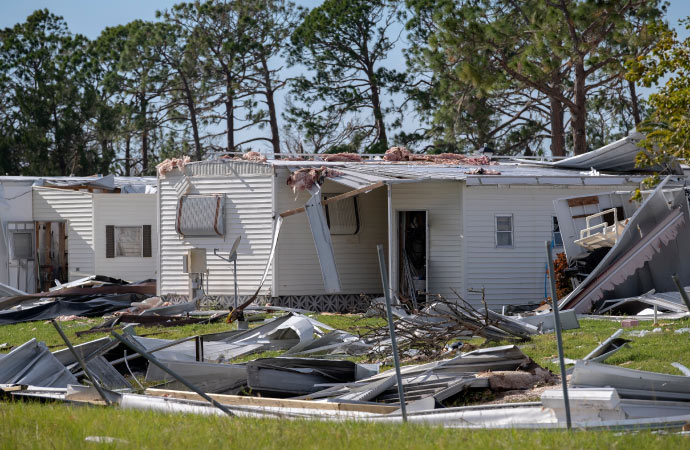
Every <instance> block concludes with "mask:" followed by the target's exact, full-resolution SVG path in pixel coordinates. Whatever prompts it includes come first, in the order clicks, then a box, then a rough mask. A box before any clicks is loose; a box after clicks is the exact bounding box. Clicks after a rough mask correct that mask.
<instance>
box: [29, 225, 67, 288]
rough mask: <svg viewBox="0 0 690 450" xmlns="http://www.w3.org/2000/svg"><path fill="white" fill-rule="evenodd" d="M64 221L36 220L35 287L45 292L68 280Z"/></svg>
mask: <svg viewBox="0 0 690 450" xmlns="http://www.w3.org/2000/svg"><path fill="white" fill-rule="evenodd" d="M65 225H66V224H65V222H36V224H35V233H36V236H35V240H36V266H37V268H38V270H37V271H36V289H37V290H38V291H39V292H46V291H48V290H49V289H50V288H51V287H53V286H55V280H57V281H59V282H60V283H66V282H67V281H69V269H68V266H67V233H66V231H65Z"/></svg>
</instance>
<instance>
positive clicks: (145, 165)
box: [140, 94, 149, 175]
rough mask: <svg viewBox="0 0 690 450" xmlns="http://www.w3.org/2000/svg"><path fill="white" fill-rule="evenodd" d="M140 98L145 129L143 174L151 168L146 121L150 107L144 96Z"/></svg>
mask: <svg viewBox="0 0 690 450" xmlns="http://www.w3.org/2000/svg"><path fill="white" fill-rule="evenodd" d="M144 95H145V94H144ZM140 100H141V101H140V103H141V111H140V114H141V115H142V117H143V129H142V130H141V173H142V175H146V172H147V171H148V169H149V130H148V124H147V123H146V110H147V109H148V104H147V101H146V98H145V97H144V96H142V97H141V99H140Z"/></svg>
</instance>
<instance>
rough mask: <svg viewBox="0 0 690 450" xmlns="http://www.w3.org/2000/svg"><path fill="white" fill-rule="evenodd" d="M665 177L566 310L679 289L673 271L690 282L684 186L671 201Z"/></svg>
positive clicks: (689, 219)
mask: <svg viewBox="0 0 690 450" xmlns="http://www.w3.org/2000/svg"><path fill="white" fill-rule="evenodd" d="M667 181H668V178H667V180H665V181H664V182H663V183H661V184H660V185H659V186H658V187H657V188H656V189H655V190H654V192H653V193H652V194H651V195H650V196H649V197H648V198H647V199H646V200H645V201H644V203H643V204H642V205H641V206H640V208H639V209H638V210H637V211H636V212H635V214H634V215H633V216H632V217H631V218H630V221H629V223H628V225H627V226H626V227H625V229H624V230H623V232H622V233H621V234H620V236H619V239H618V242H617V243H616V245H615V246H614V247H613V248H611V250H610V251H609V252H608V253H607V254H606V256H604V258H603V259H602V260H601V262H600V263H599V264H598V265H597V266H596V268H595V269H594V270H593V271H592V272H591V273H590V274H589V276H588V277H587V278H586V279H585V280H584V281H583V282H582V283H581V284H580V285H578V286H577V288H576V289H575V290H574V291H573V292H571V293H570V294H569V295H568V296H567V297H566V298H565V299H564V300H563V301H562V302H561V305H560V307H561V309H564V308H565V309H570V308H572V309H575V311H576V312H578V313H587V312H591V311H592V309H593V308H597V307H598V305H599V304H600V303H601V302H602V301H603V300H608V299H614V298H623V297H634V296H639V295H642V294H644V293H646V292H649V291H650V290H652V289H654V290H656V291H659V292H669V291H672V290H675V284H674V283H673V281H672V279H671V275H673V274H678V278H679V280H680V282H681V283H682V285H684V286H687V285H689V284H690V260H688V259H687V258H686V257H685V256H686V255H688V254H690V213H689V210H688V201H687V198H686V197H685V193H684V192H683V191H682V190H678V191H676V192H675V194H674V197H673V202H672V203H671V204H669V203H668V202H667V200H666V197H665V194H664V192H663V188H664V185H665V183H666V182H667Z"/></svg>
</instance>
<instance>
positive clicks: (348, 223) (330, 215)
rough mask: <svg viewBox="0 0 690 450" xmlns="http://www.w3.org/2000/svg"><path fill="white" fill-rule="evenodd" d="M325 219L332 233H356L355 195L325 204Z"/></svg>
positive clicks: (357, 219)
mask: <svg viewBox="0 0 690 450" xmlns="http://www.w3.org/2000/svg"><path fill="white" fill-rule="evenodd" d="M325 198H327V197H325ZM326 221H327V222H328V228H329V229H330V230H331V234H332V235H348V234H357V233H358V232H359V209H358V205H357V197H351V198H346V199H344V200H340V201H337V202H333V203H329V204H327V205H326Z"/></svg>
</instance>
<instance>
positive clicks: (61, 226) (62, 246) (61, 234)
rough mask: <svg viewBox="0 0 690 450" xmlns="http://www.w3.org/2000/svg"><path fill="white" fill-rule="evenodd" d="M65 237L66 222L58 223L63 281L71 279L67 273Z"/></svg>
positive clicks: (59, 254)
mask: <svg viewBox="0 0 690 450" xmlns="http://www.w3.org/2000/svg"><path fill="white" fill-rule="evenodd" d="M65 237H66V233H65V222H60V223H59V224H58V266H59V267H60V274H61V275H62V277H61V278H60V282H61V283H66V282H67V281H69V276H68V274H67V257H66V255H65V253H66V248H65V247H66V246H65Z"/></svg>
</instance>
